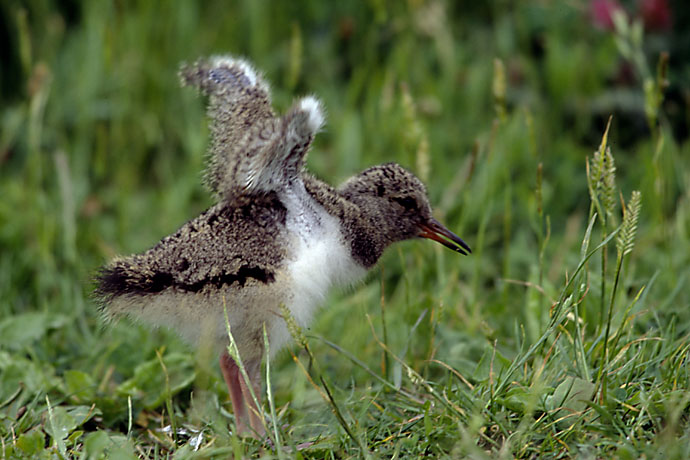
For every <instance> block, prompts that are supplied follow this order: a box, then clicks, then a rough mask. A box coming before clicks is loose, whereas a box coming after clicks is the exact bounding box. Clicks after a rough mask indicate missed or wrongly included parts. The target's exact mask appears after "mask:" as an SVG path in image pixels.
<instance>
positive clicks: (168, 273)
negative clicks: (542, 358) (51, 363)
mask: <svg viewBox="0 0 690 460" xmlns="http://www.w3.org/2000/svg"><path fill="white" fill-rule="evenodd" d="M284 221H285V208H284V206H283V205H282V203H281V202H280V200H278V199H277V197H276V196H275V194H273V195H267V196H263V197H257V198H256V199H253V200H246V202H245V203H244V204H242V205H240V206H236V207H228V206H225V205H223V204H217V205H215V206H214V207H212V208H210V209H209V210H207V211H206V212H204V213H203V214H201V215H200V216H199V217H197V218H195V219H193V220H191V221H189V222H187V223H186V224H185V225H184V226H182V227H181V228H180V229H179V230H178V231H177V232H176V233H174V234H173V235H170V236H168V237H166V238H164V239H163V240H161V241H160V242H159V243H158V244H157V245H155V246H154V247H153V248H151V249H149V250H148V251H146V252H144V253H143V254H137V255H133V256H129V257H125V258H118V259H115V260H114V261H112V262H111V263H110V264H109V265H107V266H105V267H104V268H103V269H102V270H101V271H100V273H99V274H98V276H97V283H98V288H97V290H96V292H97V294H98V295H99V297H100V298H101V299H102V300H103V306H104V308H106V310H107V305H108V303H109V302H110V301H111V300H113V299H114V298H115V297H119V296H146V295H149V294H156V293H159V292H162V291H164V290H166V289H172V290H174V291H177V292H200V291H203V290H204V289H205V288H207V287H213V288H222V287H224V286H227V287H232V286H233V285H234V286H238V287H241V286H244V284H245V283H246V282H248V281H249V280H250V279H251V280H252V281H258V282H262V283H266V284H269V283H272V282H273V281H274V280H275V270H276V268H278V267H280V266H281V264H282V262H283V260H284V258H285V257H286V254H285V250H286V247H287V246H286V241H285V238H286V236H285V235H284V234H283V233H281V229H282V228H283V226H284Z"/></svg>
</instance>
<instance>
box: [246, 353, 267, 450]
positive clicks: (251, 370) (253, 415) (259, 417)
mask: <svg viewBox="0 0 690 460" xmlns="http://www.w3.org/2000/svg"><path fill="white" fill-rule="evenodd" d="M244 368H245V370H246V371H247V376H248V377H249V383H250V384H251V386H252V390H253V391H254V396H255V397H256V402H257V403H258V404H259V406H258V407H257V406H256V404H255V403H254V398H253V397H252V393H251V391H250V390H249V386H248V385H247V382H245V380H244V378H242V376H241V375H240V385H241V387H242V395H243V396H244V402H245V405H246V407H247V412H248V413H249V425H250V426H251V428H252V430H253V431H254V433H255V434H256V435H257V436H259V437H262V436H263V435H264V434H265V433H266V430H265V428H264V421H263V412H262V411H261V358H257V359H254V360H251V361H249V362H247V363H245V366H244Z"/></svg>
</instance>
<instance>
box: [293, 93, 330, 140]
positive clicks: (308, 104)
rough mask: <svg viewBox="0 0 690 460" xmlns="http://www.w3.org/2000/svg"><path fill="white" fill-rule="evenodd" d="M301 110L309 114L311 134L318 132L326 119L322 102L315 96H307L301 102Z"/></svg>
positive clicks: (308, 121) (308, 122)
mask: <svg viewBox="0 0 690 460" xmlns="http://www.w3.org/2000/svg"><path fill="white" fill-rule="evenodd" d="M299 108H300V110H302V111H304V112H307V114H308V118H307V125H308V127H309V130H310V131H311V132H314V133H315V132H317V131H318V130H319V129H321V127H322V126H323V125H324V123H325V121H326V117H325V115H324V113H323V106H322V105H321V101H319V100H318V99H316V98H315V97H314V96H307V97H304V98H302V99H301V100H300V101H299Z"/></svg>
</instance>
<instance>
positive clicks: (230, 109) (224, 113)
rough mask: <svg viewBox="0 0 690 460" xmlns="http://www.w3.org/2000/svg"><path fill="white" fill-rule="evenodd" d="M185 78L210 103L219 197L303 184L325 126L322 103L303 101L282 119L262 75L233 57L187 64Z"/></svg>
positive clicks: (210, 175) (212, 182) (214, 184)
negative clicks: (308, 159)
mask: <svg viewBox="0 0 690 460" xmlns="http://www.w3.org/2000/svg"><path fill="white" fill-rule="evenodd" d="M180 76H181V78H182V82H183V84H186V85H191V86H195V87H197V88H199V89H200V90H201V91H202V92H203V93H204V94H206V95H208V96H209V98H210V101H209V108H208V115H209V118H210V119H211V145H210V148H209V153H210V159H209V165H208V169H207V171H206V182H207V184H208V186H209V187H210V189H211V190H212V191H213V192H215V193H216V194H218V195H219V196H220V197H221V198H224V199H226V200H228V201H233V200H234V199H236V198H237V197H239V196H242V195H248V194H255V193H267V192H269V191H277V192H280V190H282V189H284V188H285V187H287V186H289V185H290V183H291V182H294V181H295V180H301V179H300V172H301V169H302V167H303V165H304V161H305V157H306V153H307V150H308V149H309V146H310V145H311V142H312V140H313V138H314V135H315V134H316V132H317V131H318V130H319V129H320V128H321V126H322V125H323V122H324V116H323V110H322V109H321V104H320V103H319V101H318V100H317V99H315V98H314V97H305V98H303V99H300V100H298V101H296V102H295V103H294V104H293V106H292V107H291V108H290V110H289V111H288V112H287V114H285V115H284V116H283V117H280V118H276V117H275V114H274V112H273V110H272V108H271V100H270V90H269V87H268V85H267V84H266V82H265V81H264V80H263V78H262V77H261V75H260V74H259V73H258V72H257V71H256V70H254V69H253V68H252V67H251V65H249V64H248V63H247V62H246V61H243V60H241V59H235V58H232V57H213V58H210V59H205V60H200V61H197V62H196V63H194V64H193V65H189V66H188V65H183V67H182V69H181V71H180Z"/></svg>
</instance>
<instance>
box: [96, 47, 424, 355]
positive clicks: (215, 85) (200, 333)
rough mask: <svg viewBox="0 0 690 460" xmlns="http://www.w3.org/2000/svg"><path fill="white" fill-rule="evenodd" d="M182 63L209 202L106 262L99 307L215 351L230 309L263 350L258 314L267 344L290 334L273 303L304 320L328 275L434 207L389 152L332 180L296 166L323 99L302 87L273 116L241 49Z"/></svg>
mask: <svg viewBox="0 0 690 460" xmlns="http://www.w3.org/2000/svg"><path fill="white" fill-rule="evenodd" d="M180 75H181V78H182V81H183V83H184V84H187V85H191V86H195V87H197V88H198V89H199V90H200V91H201V92H202V93H204V94H206V95H207V96H209V109H208V114H209V117H210V119H211V143H210V147H209V157H210V159H209V165H208V169H207V173H206V181H207V184H208V185H209V187H210V189H211V190H212V191H213V192H214V193H215V195H216V197H217V198H218V203H217V204H216V205H214V206H213V207H211V208H210V209H208V210H207V211H206V212H204V213H203V214H201V215H200V216H198V217H196V218H195V219H192V220H190V221H189V222H187V223H186V224H184V225H183V226H182V227H181V228H180V229H179V230H178V231H177V232H176V233H174V234H172V235H170V236H168V237H165V238H163V239H162V240H161V241H160V242H159V243H158V244H156V245H155V246H153V247H152V248H151V249H149V250H148V251H145V252H144V253H142V254H137V255H132V256H128V257H119V258H116V259H115V260H113V261H112V262H111V263H110V264H108V265H106V266H105V267H104V268H102V269H101V271H100V273H99V274H98V276H97V282H98V288H97V290H96V293H97V294H98V296H99V298H100V299H101V309H102V311H103V313H104V315H105V316H106V317H107V318H116V317H119V316H122V315H125V316H130V317H132V318H134V319H138V320H141V321H143V322H146V323H149V324H152V325H154V326H165V327H170V328H172V329H175V330H177V331H178V332H179V333H180V334H181V335H182V336H183V337H184V338H186V339H187V340H189V341H190V342H193V343H198V342H200V341H202V340H204V339H205V338H206V339H208V340H210V341H211V342H212V343H213V345H214V346H216V347H218V349H219V351H221V350H222V349H223V348H224V346H225V345H226V344H227V335H226V329H225V312H226V311H227V314H228V318H229V322H230V326H231V329H232V331H233V335H234V336H235V339H236V341H237V343H238V346H239V347H240V353H241V354H242V356H243V358H248V359H249V358H251V359H260V358H261V353H262V350H263V345H262V343H263V342H262V340H263V337H262V330H263V326H264V325H266V327H267V330H268V331H269V340H270V342H271V350H272V352H273V353H275V352H276V351H277V350H278V349H279V348H280V347H281V346H282V345H283V344H284V343H285V342H286V341H287V340H288V339H289V334H288V332H287V329H286V327H285V322H284V320H283V318H282V317H281V313H280V306H281V304H285V305H286V306H287V307H288V308H289V309H290V311H291V312H292V314H293V315H294V316H295V318H296V319H297V321H298V322H299V323H300V324H301V325H302V326H303V327H306V326H308V325H309V323H310V321H311V319H312V317H313V314H314V312H315V309H316V308H317V307H318V306H319V305H320V304H321V303H322V302H323V300H324V298H325V296H326V293H327V292H328V290H329V289H330V288H331V286H332V285H344V284H345V285H346V284H349V283H352V282H355V281H356V280H358V279H360V278H361V277H362V276H363V275H364V273H365V272H366V269H368V268H371V267H372V266H373V265H374V264H375V263H376V262H377V260H378V259H379V258H380V257H381V255H382V254H383V252H384V250H385V249H386V248H387V247H388V246H390V245H391V244H392V243H394V242H396V241H401V240H404V239H408V238H413V237H415V236H417V235H418V234H419V232H420V225H421V224H423V223H425V222H427V221H428V220H429V219H431V208H430V206H429V202H428V200H427V198H426V190H425V188H424V186H423V185H422V183H421V182H420V181H419V179H417V178H416V177H415V176H414V175H413V174H412V173H410V172H409V171H407V170H405V169H404V168H402V167H401V166H399V165H397V164H394V163H388V164H384V165H379V166H374V167H372V168H369V169H367V170H365V171H364V172H362V173H360V174H359V175H357V176H354V177H353V178H351V179H350V180H348V181H346V182H345V183H344V184H343V185H341V186H340V187H339V188H337V189H336V188H334V187H331V186H330V185H328V184H326V183H324V182H322V181H320V180H318V179H316V178H315V177H313V176H311V175H310V174H308V173H307V172H305V171H304V170H303V168H304V163H305V157H306V153H307V151H308V149H309V146H310V145H311V142H312V140H313V138H314V136H315V135H316V133H317V132H318V130H319V129H320V128H321V126H322V124H323V122H324V114H323V109H322V107H321V104H320V102H319V101H318V100H316V99H315V98H314V97H311V96H308V97H305V98H302V99H299V100H297V101H296V102H295V103H294V104H293V106H292V107H291V108H290V109H289V110H288V111H287V113H286V114H285V115H283V116H282V117H276V116H275V115H274V113H273V110H272V109H271V104H270V94H269V89H268V85H267V84H266V83H265V82H264V80H263V78H262V76H261V75H260V74H259V73H258V72H256V71H255V70H254V69H253V68H252V67H251V66H250V65H249V64H248V63H247V62H245V61H242V60H238V59H234V58H228V57H216V58H211V59H207V60H200V61H197V62H196V63H194V64H192V65H185V66H183V67H182V70H181V72H180Z"/></svg>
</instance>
